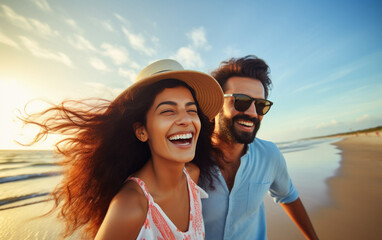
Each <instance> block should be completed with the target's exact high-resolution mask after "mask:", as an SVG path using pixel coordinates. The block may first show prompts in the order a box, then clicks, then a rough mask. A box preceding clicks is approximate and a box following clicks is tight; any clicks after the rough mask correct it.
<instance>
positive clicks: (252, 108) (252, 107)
mask: <svg viewBox="0 0 382 240" xmlns="http://www.w3.org/2000/svg"><path fill="white" fill-rule="evenodd" d="M244 113H245V114H247V115H248V116H250V117H258V114H257V111H256V105H255V101H253V102H252V103H251V105H250V106H249V108H248V109H247V110H246V111H245V112H244Z"/></svg>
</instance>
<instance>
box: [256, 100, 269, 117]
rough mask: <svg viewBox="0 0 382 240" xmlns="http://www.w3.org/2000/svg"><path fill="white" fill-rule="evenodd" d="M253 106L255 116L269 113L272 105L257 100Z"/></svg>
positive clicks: (265, 101)
mask: <svg viewBox="0 0 382 240" xmlns="http://www.w3.org/2000/svg"><path fill="white" fill-rule="evenodd" d="M255 105H256V112H257V114H259V115H264V114H266V113H267V112H268V111H269V109H270V108H271V105H272V104H271V103H270V102H269V101H267V100H257V101H256V102H255Z"/></svg>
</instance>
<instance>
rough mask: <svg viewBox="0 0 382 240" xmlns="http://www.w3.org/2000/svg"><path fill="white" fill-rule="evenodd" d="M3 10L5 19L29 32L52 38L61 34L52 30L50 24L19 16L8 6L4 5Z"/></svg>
mask: <svg viewBox="0 0 382 240" xmlns="http://www.w3.org/2000/svg"><path fill="white" fill-rule="evenodd" d="M1 8H2V9H3V12H4V17H5V18H6V19H8V20H9V21H10V22H11V23H12V24H13V25H15V26H17V27H19V28H22V29H25V30H28V31H37V32H38V33H40V35H43V36H46V37H51V36H58V35H59V32H58V31H57V30H54V29H52V28H51V27H50V26H49V24H47V23H43V22H40V21H39V20H36V19H33V18H29V19H28V18H25V17H24V16H21V15H19V14H17V13H16V12H15V11H13V9H11V8H10V7H8V6H6V5H2V6H1Z"/></svg>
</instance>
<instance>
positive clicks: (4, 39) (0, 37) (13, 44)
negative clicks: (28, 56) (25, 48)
mask: <svg viewBox="0 0 382 240" xmlns="http://www.w3.org/2000/svg"><path fill="white" fill-rule="evenodd" d="M0 43H2V44H5V45H8V46H10V47H13V48H16V49H18V50H20V49H21V48H20V46H19V44H18V43H17V42H15V41H13V40H12V39H10V38H9V37H7V36H5V35H4V34H3V33H1V32H0Z"/></svg>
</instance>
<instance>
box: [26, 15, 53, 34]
mask: <svg viewBox="0 0 382 240" xmlns="http://www.w3.org/2000/svg"><path fill="white" fill-rule="evenodd" d="M29 21H30V22H31V23H32V25H33V26H34V27H35V29H36V30H37V31H38V32H39V33H41V34H42V35H44V36H58V35H59V33H58V31H57V30H53V29H51V28H50V26H49V25H48V24H47V23H43V22H40V21H38V20H36V19H32V18H31V19H29Z"/></svg>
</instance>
